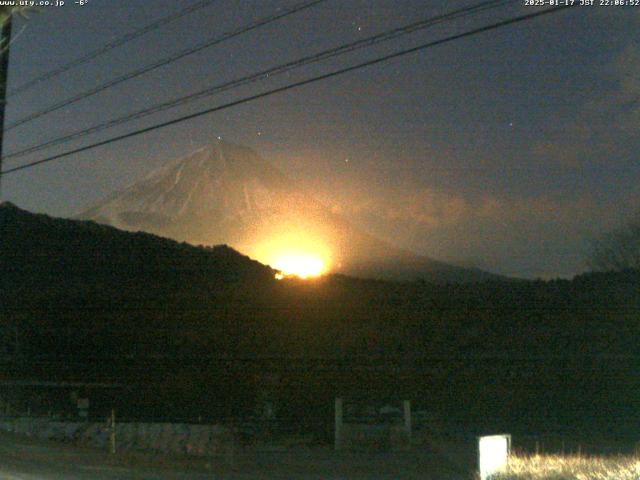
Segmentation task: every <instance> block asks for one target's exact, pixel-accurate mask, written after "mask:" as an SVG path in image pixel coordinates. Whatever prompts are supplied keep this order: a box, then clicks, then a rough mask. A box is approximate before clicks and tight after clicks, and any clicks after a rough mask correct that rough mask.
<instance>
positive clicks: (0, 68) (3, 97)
mask: <svg viewBox="0 0 640 480" xmlns="http://www.w3.org/2000/svg"><path fill="white" fill-rule="evenodd" d="M3 10H4V11H0V20H1V21H2V31H1V33H0V172H1V171H2V154H3V152H2V146H3V144H4V110H5V107H6V105H7V78H8V73H9V47H11V19H12V17H13V10H12V8H11V7H5V9H3ZM1 200H2V175H0V201H1Z"/></svg>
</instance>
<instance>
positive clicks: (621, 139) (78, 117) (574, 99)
mask: <svg viewBox="0 0 640 480" xmlns="http://www.w3.org/2000/svg"><path fill="white" fill-rule="evenodd" d="M67 3H68V5H66V6H64V7H59V8H56V7H47V8H44V9H43V10H42V11H41V12H39V13H35V14H31V15H30V18H29V20H24V19H18V20H16V22H15V23H14V41H13V44H12V46H11V59H10V77H9V90H11V88H12V87H16V86H18V85H20V84H22V83H23V82H25V81H27V80H29V79H31V78H33V77H34V76H36V75H38V74H41V73H44V72H46V71H48V70H50V69H51V68H54V67H56V66H58V65H61V64H63V63H65V62H68V61H70V60H73V59H74V58H77V57H79V56H81V55H83V54H85V53H87V52H90V51H92V50H94V49H96V48H98V47H100V46H101V45H103V44H105V43H106V42H108V41H110V40H113V39H114V38H117V37H119V36H121V35H123V34H124V33H127V32H129V31H132V30H135V29H137V28H140V26H142V25H145V24H147V23H149V22H151V21H153V20H154V19H158V18H161V17H163V16H165V15H167V14H169V13H171V12H176V11H179V10H180V9H181V8H183V7H184V6H186V5H188V4H191V3H193V2H192V1H184V0H181V1H179V2H176V1H174V0H144V1H143V0H127V1H121V0H89V1H88V4H87V5H85V6H83V7H80V6H77V5H74V4H73V1H72V0H69V1H68V2H67ZM295 3H298V2H296V1H291V0H277V1H276V0H243V1H237V0H236V1H230V0H218V1H217V2H216V3H214V5H212V6H210V7H208V8H205V9H202V10H199V11H198V12H197V13H194V14H192V15H189V16H187V17H184V18H182V19H180V20H178V21H176V22H173V23H171V24H169V25H167V26H166V27H164V28H163V29H161V30H160V31H156V32H153V33H151V34H148V35H145V36H144V37H141V38H139V39H138V40H136V41H134V42H131V43H129V44H127V45H126V46H124V47H122V48H118V49H115V50H113V51H111V52H110V53H108V54H106V55H104V56H102V57H100V58H99V59H98V60H96V61H95V62H91V63H90V64H88V65H85V66H82V67H80V68H77V69H74V70H72V71H70V72H68V73H66V74H64V75H61V76H59V77H57V78H55V79H52V80H49V81H47V82H46V83H44V84H42V85H40V86H39V87H38V88H35V89H32V90H30V91H28V92H26V93H24V94H20V95H16V96H13V97H11V98H10V99H9V103H8V107H7V123H11V122H12V121H15V120H18V119H20V118H21V117H23V116H25V115H27V114H29V113H30V112H33V111H36V110H39V109H41V108H44V107H46V106H48V105H50V104H52V103H55V102H57V101H60V100H63V99H65V98H67V97H69V96H71V95H73V94H76V93H78V92H81V91H84V90H87V89H89V88H91V87H93V86H95V85H97V84H99V83H102V82H104V81H106V80H108V79H110V78H111V77H114V76H117V75H119V74H122V73H124V72H127V71H129V70H131V69H134V68H138V67H140V66H141V65H145V64H147V63H151V62H153V61H154V60H157V59H160V58H163V57H165V56H167V55H169V54H170V53H172V52H176V51H178V50H180V49H182V48H185V47H188V46H190V45H193V44H195V43H197V42H198V41H202V40H203V39H205V38H207V37H209V36H213V35H216V34H220V33H223V32H226V31H228V30H232V29H234V28H236V27H238V26H240V25H243V24H246V23H248V22H250V21H252V20H255V19H257V18H259V17H262V16H265V15H268V14H270V13H273V12H275V11H276V9H277V8H279V7H286V6H290V5H293V4H295ZM473 3H477V2H468V1H448V2H445V1H437V0H435V1H426V0H422V1H417V0H368V1H367V0H348V1H347V0H328V1H326V2H324V3H323V4H321V5H319V6H317V7H314V8H311V9H309V10H306V11H304V12H302V13H298V14H295V15H293V16H291V17H288V18H286V19H284V20H281V21H278V22H275V23H273V24H271V25H269V26H267V27H264V28H262V29H259V30H257V31H254V32H252V33H250V34H248V35H243V36H241V37H238V38H235V39H233V40H230V41H227V42H225V43H223V44H221V45H218V46H215V47H213V48H210V49H207V50H205V51H203V52H200V53H198V54H195V55H193V56H190V57H188V58H186V59H183V60H180V61H179V62H176V63H174V64H171V65H169V66H166V67H163V68H161V69H159V70H156V71H154V72H153V73H151V74H147V75H144V76H142V77H140V78H137V79H134V80H132V81H129V82H126V83H123V84H121V85H119V86H117V87H115V88H113V89H109V90H107V91H105V92H102V93H100V94H98V95H96V96H94V97H92V98H90V99H89V100H86V101H83V102H80V103H78V104H76V105H74V106H73V107H71V108H68V109H64V110H62V111H59V112H55V113H53V114H50V115H47V116H45V117H42V118H40V119H38V120H36V121H33V122H31V123H29V124H28V125H25V126H22V127H19V128H16V129H14V130H12V131H10V132H8V133H7V134H6V139H5V141H6V143H5V153H11V152H13V151H16V150H18V149H21V148H23V147H26V146H30V145H32V144H35V143H39V142H41V141H45V140H48V139H50V138H54V137H56V136H59V135H62V134H65V133H68V132H72V131H75V130H77V129H80V128H83V127H87V126H91V125H93V124H94V123H100V122H102V121H105V120H108V119H111V118H114V117H117V116H119V115H122V114H125V113H128V112H132V111H135V110H138V109H141V108H143V107H145V106H148V105H151V104H154V103H157V102H160V101H163V100H167V99H170V98H174V97H178V96H181V95H185V94H188V93H190V92H193V91H196V90H199V89H202V88H205V87H206V86H209V85H214V84H216V83H219V82H222V81H225V80H230V79H233V78H236V77H238V76H242V75H246V74H249V73H252V72H254V71H257V70H259V69H263V68H266V67H269V66H272V65H276V64H278V63H283V62H286V61H289V60H293V59H296V58H298V57H301V56H303V55H306V54H309V53H314V52H318V51H320V50H323V49H325V48H330V47H332V46H336V45H339V44H341V43H344V42H347V41H351V40H355V39H358V38H364V37H366V36H369V35H372V34H375V33H377V32H380V31H383V30H387V29H389V28H393V27H396V26H400V25H403V24H405V23H409V22H412V21H416V20H419V19H422V18H424V17H427V16H430V15H436V14H439V13H443V12H445V11H447V10H450V9H453V8H459V7H461V6H464V5H470V4H473ZM532 11H533V10H531V7H526V6H524V5H523V2H522V3H518V2H515V3H514V4H513V5H512V6H511V7H507V8H500V9H497V10H495V11H490V12H487V13H484V14H482V15H480V16H478V17H474V18H467V19H464V20H462V21H458V22H455V23H451V24H447V25H444V26H440V27H437V28H433V29H429V30H426V31H421V32H418V33H414V34H412V35H408V36H406V37H403V38H402V39H400V40H396V41H393V42H390V43H389V44H385V45H384V46H378V47H375V48H372V49H366V50H361V51H358V52H354V53H352V54H350V55H347V56H345V57H341V58H340V59H334V60H331V61H327V62H323V63H320V64H317V65H313V66H310V67H306V68H304V69H302V70H300V71H296V72H294V73H291V74H287V75H283V76H280V77H276V78H271V79H268V80H267V81H265V82H263V83H259V84H254V85H251V86H247V87H243V88H240V89H237V90H233V91H230V92H225V93H223V94H220V95H217V96H214V97H211V98H208V99H204V100H201V101H198V102H194V103H192V104H189V105H186V106H183V107H180V108H177V109H173V110H170V111H168V112H163V113H160V114H158V115H155V116H153V117H149V118H146V119H143V120H139V121H136V122H132V123H130V124H127V125H124V126H121V127H118V128H114V129H112V130H109V131H106V132H102V133H100V134H98V135H95V136H92V137H88V138H86V139H83V140H81V141H78V142H75V143H71V144H67V145H65V146H63V147H58V148H52V149H50V150H47V151H46V152H41V153H39V154H34V155H32V156H29V157H23V158H20V159H15V160H7V161H6V163H5V165H4V168H10V167H12V166H15V165H19V164H20V163H24V162H26V161H29V160H36V159H38V158H42V157H43V156H46V155H50V154H53V153H57V152H61V151H64V150H66V149H68V148H70V147H71V146H80V145H83V144H86V143H89V142H91V141H96V140H99V139H102V138H107V137H110V136H113V135H115V134H119V133H124V132H127V131H129V130H131V129H133V128H134V127H140V126H145V125H150V124H152V123H156V122H158V121H162V120H167V119H170V118H174V117H176V116H179V115H182V114H185V113H189V112H194V111H197V110H200V109H203V108H206V107H208V106H213V105H216V104H222V103H225V102H228V101H230V100H233V99H236V98H240V97H242V96H246V95H248V94H251V93H256V92H258V91H261V90H263V89H267V88H272V87H275V86H278V85H284V84H286V83H289V82H291V81H295V80H298V79H302V78H306V77H309V76H312V75H315V74H318V73H322V72H326V71H329V70H331V69H333V68H336V67H338V66H346V65H349V64H352V63H357V62H359V61H363V60H366V59H369V58H373V57H376V56H378V55H380V54H383V53H388V52H391V51H394V50H397V49H402V48H407V47H411V46H413V45H417V44H420V43H424V42H425V41H428V40H431V39H437V38H441V37H444V36H447V35H451V34H453V33H457V32H461V31H463V30H465V29H469V28H474V27H477V26H481V25H483V24H486V23H491V22H493V21H495V20H498V19H505V18H508V17H510V16H514V15H519V14H523V13H527V12H532ZM639 29H640V7H613V6H611V7H598V6H596V7H577V8H573V9H570V10H568V11H565V12H561V13H557V14H554V15H550V16H545V17H542V18H538V19H534V20H532V21H529V22H526V23H522V24H518V25H515V26H511V27H507V28H504V29H500V30H496V31H492V32H488V33H484V34H481V35H478V36H474V37H471V38H466V39H462V40H460V41H455V42H452V43H449V44H447V45H443V46H438V47H435V48H432V49H429V50H426V51H423V52H419V53H415V54H411V55H409V56H405V57H402V58H399V59H395V60H392V61H389V62H387V63H384V64H381V65H377V66H373V67H369V68H365V69H362V70H359V71H357V72H354V73H349V74H347V75H345V76H341V77H338V78H333V79H330V80H327V81H323V82H321V83H315V84H312V85H308V86H305V87H302V88H300V89H296V90H291V91H288V92H285V93H281V94H277V95H274V96H271V97H269V98H265V99H261V100H258V101H255V102H252V103H249V104H245V105H242V106H239V107H236V108H233V109H228V110H225V111H222V112H218V113H215V114H212V115H209V116H205V117H200V118H198V119H195V120H192V121H189V122H185V123H182V124H180V125H176V126H172V127H169V128H166V129H162V130H159V131H155V132H153V133H150V134H146V135H143V136H138V137H135V138H132V139H129V140H125V141H122V142H119V143H116V144H112V145H110V146H107V147H101V148H98V149H95V150H92V151H90V152H85V153H82V154H79V155H75V156H73V157H70V158H67V159H64V160H61V161H59V162H55V163H50V164H47V165H44V166H41V167H37V168H34V169H30V170H25V171H23V172H18V173H15V174H11V175H7V176H6V177H4V178H3V191H2V197H3V198H2V199H3V200H10V201H12V202H14V203H16V204H17V205H18V206H20V207H22V208H26V209H28V210H31V211H37V212H44V213H48V214H51V215H56V216H70V215H73V214H75V213H77V212H79V211H81V210H84V209H85V208H87V207H88V206H90V205H91V204H92V203H94V202H96V201H97V200H99V199H101V198H102V197H104V196H105V195H107V194H109V193H111V192H112V191H114V190H116V189H119V188H122V187H124V186H126V185H127V184H129V183H131V182H132V181H133V180H135V179H136V178H138V177H140V176H142V175H144V174H145V173H146V172H148V171H149V170H150V169H152V168H156V167H158V166H160V165H162V164H164V163H166V162H167V161H170V160H173V159H175V158H176V157H180V156H184V155H185V154H187V153H189V152H190V151H192V150H195V149H196V148H198V147H200V146H203V145H206V144H209V143H212V142H213V141H214V139H216V138H217V137H218V136H220V137H222V138H223V139H225V140H228V141H231V142H234V143H239V144H243V145H247V146H250V147H252V148H254V149H255V150H256V151H257V152H258V153H259V154H260V155H261V156H263V157H264V158H265V159H267V160H268V161H270V162H271V163H273V164H274V165H275V166H276V167H278V168H279V169H281V170H282V171H283V172H284V173H285V174H286V175H288V176H289V177H290V178H291V179H292V180H293V181H295V182H297V183H298V184H299V185H300V186H301V187H302V188H304V189H305V190H306V191H307V192H309V194H310V195H312V196H315V197H316V198H318V199H320V200H321V201H323V202H324V203H325V204H327V205H328V206H330V207H331V208H332V209H334V210H335V211H336V212H339V213H342V214H343V215H344V216H345V217H346V218H348V219H349V220H351V221H352V222H353V223H355V224H356V225H358V226H359V227H361V228H363V229H364V230H366V231H368V232H370V233H372V234H374V235H376V236H378V237H380V238H383V239H385V240H387V241H390V242H392V243H394V244H396V245H399V246H402V247H405V248H408V249H410V250H413V251H415V252H416V253H420V254H426V255H429V256H431V257H434V258H437V259H441V260H445V261H452V262H455V263H458V264H462V265H473V266H477V267H480V268H484V269H488V270H491V271H494V272H498V273H502V274H507V275H514V276H521V277H531V278H532V277H543V278H550V277H555V276H571V275H574V274H576V273H580V272H581V271H583V270H584V268H585V264H584V259H585V253H586V248H587V242H588V240H589V239H590V238H592V237H593V236H594V235H596V234H597V233H598V232H601V231H603V230H606V229H608V228H611V227H613V226H615V225H617V224H618V223H619V222H622V221H624V219H625V218H627V217H628V216H629V215H630V214H631V213H632V212H634V211H636V210H637V209H638V208H639V207H640V189H639V188H638V185H640V162H639V161H638V160H639V154H638V152H639V151H640V135H639V133H640V49H639V47H640V36H638V31H639Z"/></svg>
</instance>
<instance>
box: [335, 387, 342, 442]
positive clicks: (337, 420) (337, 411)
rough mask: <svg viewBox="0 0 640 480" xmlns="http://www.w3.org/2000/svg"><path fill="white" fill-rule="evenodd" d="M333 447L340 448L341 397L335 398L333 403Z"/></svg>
mask: <svg viewBox="0 0 640 480" xmlns="http://www.w3.org/2000/svg"><path fill="white" fill-rule="evenodd" d="M334 448H335V449H336V450H340V449H342V399H341V398H336V403H335V439H334Z"/></svg>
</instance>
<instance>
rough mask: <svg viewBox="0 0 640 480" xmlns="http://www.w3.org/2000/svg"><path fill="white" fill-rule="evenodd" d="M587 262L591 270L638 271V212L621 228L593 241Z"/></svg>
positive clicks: (639, 225) (639, 213)
mask: <svg viewBox="0 0 640 480" xmlns="http://www.w3.org/2000/svg"><path fill="white" fill-rule="evenodd" d="M588 260H589V266H590V268H591V269H592V270H598V271H622V270H628V269H640V212H638V213H636V215H635V216H634V217H633V218H632V219H631V220H630V221H629V222H627V223H626V224H624V225H623V226H621V227H619V228H616V229H614V230H611V231H609V232H607V233H605V234H603V235H601V236H600V237H599V238H597V239H595V240H594V241H593V242H592V245H591V252H590V257H589V259H588Z"/></svg>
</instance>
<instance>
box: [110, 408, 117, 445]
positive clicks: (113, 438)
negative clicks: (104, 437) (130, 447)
mask: <svg viewBox="0 0 640 480" xmlns="http://www.w3.org/2000/svg"><path fill="white" fill-rule="evenodd" d="M109 423H110V425H109V426H110V429H109V451H110V452H111V454H112V455H114V454H115V453H116V411H115V410H114V409H111V419H110V422H109Z"/></svg>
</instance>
